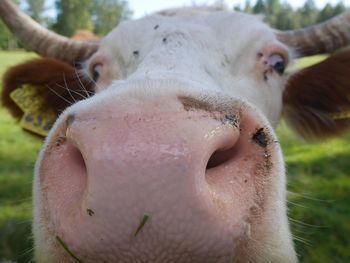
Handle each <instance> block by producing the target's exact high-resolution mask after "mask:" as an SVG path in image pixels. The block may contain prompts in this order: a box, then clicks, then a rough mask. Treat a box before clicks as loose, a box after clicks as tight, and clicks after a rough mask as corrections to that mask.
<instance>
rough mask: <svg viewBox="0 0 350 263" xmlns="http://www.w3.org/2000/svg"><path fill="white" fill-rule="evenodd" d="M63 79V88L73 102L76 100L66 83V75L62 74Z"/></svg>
mask: <svg viewBox="0 0 350 263" xmlns="http://www.w3.org/2000/svg"><path fill="white" fill-rule="evenodd" d="M63 80H64V84H65V88H66V90H67V91H68V93H69V96H70V97H71V98H72V100H73V101H74V103H75V102H76V100H75V98H74V97H73V95H72V93H71V92H70V89H69V88H68V84H67V80H66V75H65V74H63Z"/></svg>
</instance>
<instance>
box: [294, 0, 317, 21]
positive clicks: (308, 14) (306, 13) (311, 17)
mask: <svg viewBox="0 0 350 263" xmlns="http://www.w3.org/2000/svg"><path fill="white" fill-rule="evenodd" d="M299 12H300V16H301V17H300V19H301V20H300V24H301V26H302V27H305V26H309V25H312V24H315V23H316V22H317V16H318V9H317V7H316V4H315V2H314V0H306V1H305V4H304V5H303V6H302V7H301V8H300V9H299Z"/></svg>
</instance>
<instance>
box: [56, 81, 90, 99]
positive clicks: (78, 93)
mask: <svg viewBox="0 0 350 263" xmlns="http://www.w3.org/2000/svg"><path fill="white" fill-rule="evenodd" d="M55 85H56V86H57V87H59V88H62V89H64V90H66V89H67V88H65V87H64V86H61V85H60V84H58V83H56V84H55ZM78 91H79V90H72V89H71V90H70V92H72V93H74V94H76V95H78V96H80V97H82V98H83V99H86V98H87V97H85V96H84V95H83V94H81V93H80V92H78Z"/></svg>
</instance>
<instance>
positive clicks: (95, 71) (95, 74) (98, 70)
mask: <svg viewBox="0 0 350 263" xmlns="http://www.w3.org/2000/svg"><path fill="white" fill-rule="evenodd" d="M102 69H103V65H102V64H101V63H96V64H94V65H93V66H92V67H91V74H92V80H93V81H95V82H97V81H98V79H99V78H100V76H101V74H102Z"/></svg>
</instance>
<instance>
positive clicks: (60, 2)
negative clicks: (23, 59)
mask: <svg viewBox="0 0 350 263" xmlns="http://www.w3.org/2000/svg"><path fill="white" fill-rule="evenodd" d="M91 7H92V0H56V9H57V22H56V23H55V24H54V25H53V29H54V30H55V31H56V32H58V33H59V34H62V35H65V36H68V37H70V36H72V35H73V34H74V32H75V31H77V30H80V29H85V30H89V31H93V29H94V25H93V21H92V17H91V14H90V11H91Z"/></svg>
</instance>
